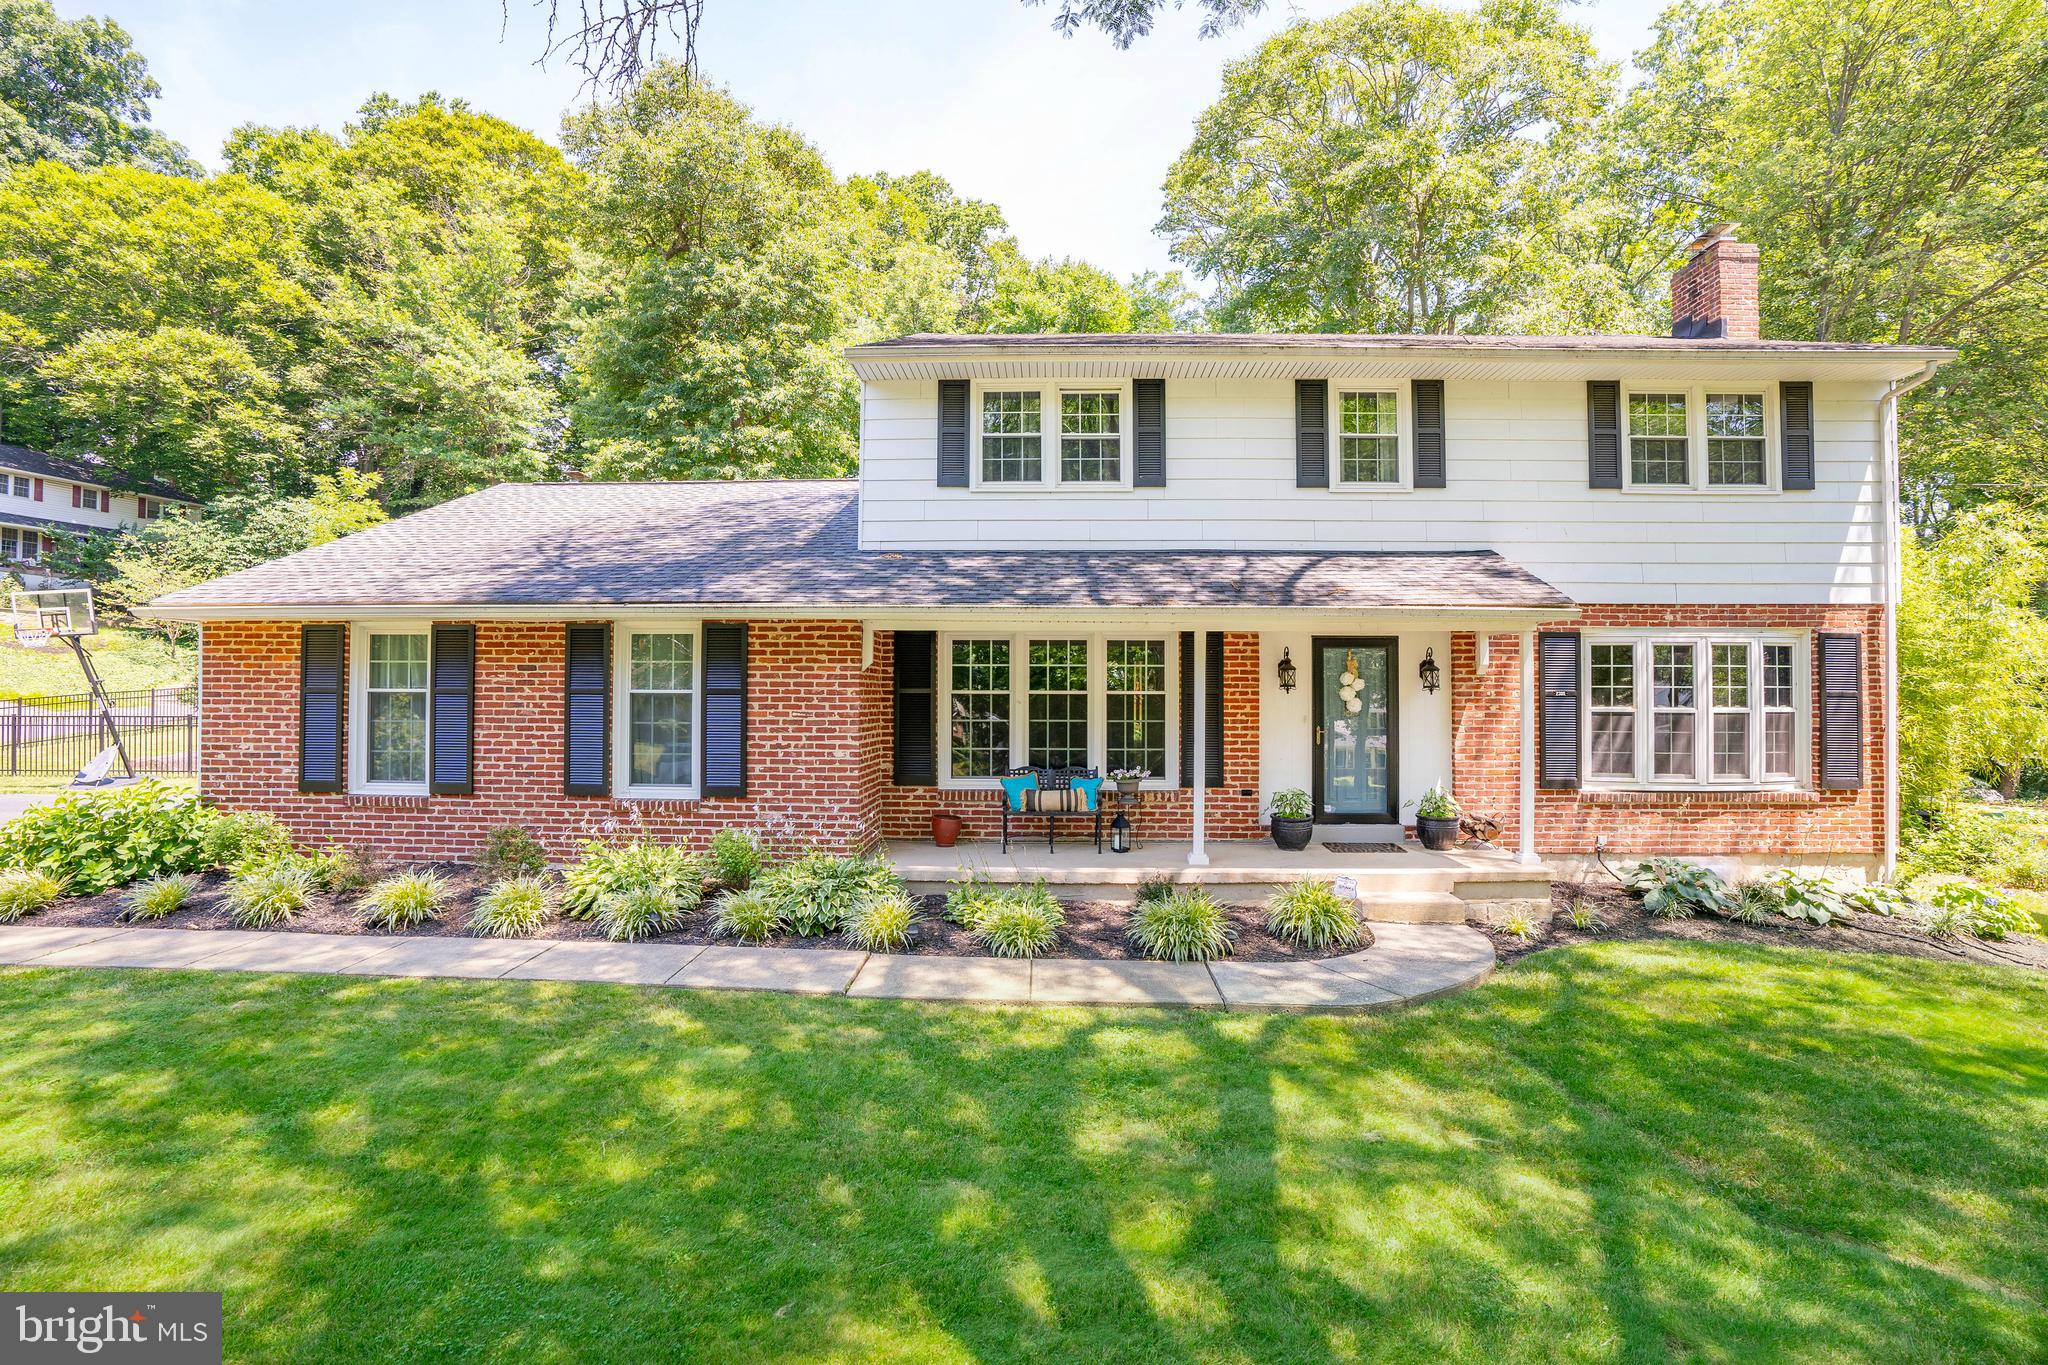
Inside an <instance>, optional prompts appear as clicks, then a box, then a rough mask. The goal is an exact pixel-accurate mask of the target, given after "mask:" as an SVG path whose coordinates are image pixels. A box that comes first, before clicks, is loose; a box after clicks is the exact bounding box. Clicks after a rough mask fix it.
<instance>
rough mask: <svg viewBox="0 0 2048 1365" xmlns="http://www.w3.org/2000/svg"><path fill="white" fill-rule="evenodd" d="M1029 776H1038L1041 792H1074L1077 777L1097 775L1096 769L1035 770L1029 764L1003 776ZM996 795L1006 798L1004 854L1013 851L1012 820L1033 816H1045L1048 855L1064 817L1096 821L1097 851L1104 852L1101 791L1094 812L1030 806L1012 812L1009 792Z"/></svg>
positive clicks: (1004, 801) (1098, 793)
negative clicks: (1058, 823)
mask: <svg viewBox="0 0 2048 1365" xmlns="http://www.w3.org/2000/svg"><path fill="white" fill-rule="evenodd" d="M1030 773H1037V774H1038V790H1039V791H1041V792H1071V791H1072V790H1073V789H1074V779H1075V778H1077V777H1081V778H1092V777H1094V776H1096V772H1095V769H1093V768H1034V767H1030V766H1028V765H1027V766H1025V767H1022V768H1011V769H1010V770H1009V771H1008V772H1006V773H1004V774H1003V776H1005V777H1023V776H1026V775H1027V774H1030ZM996 795H998V796H1000V797H1002V799H1003V852H1005V853H1008V852H1009V851H1010V817H1011V816H1013V815H1014V816H1017V817H1018V818H1020V819H1021V818H1023V817H1025V816H1031V815H1042V816H1044V817H1045V851H1046V852H1047V853H1050V852H1052V850H1053V843H1052V840H1053V832H1054V826H1055V825H1056V824H1057V822H1058V820H1059V818H1060V817H1061V816H1063V815H1079V816H1092V817H1093V818H1094V821H1095V851H1096V852H1097V853H1100V852H1102V792H1101V790H1100V789H1098V790H1097V791H1096V793H1095V809H1093V810H1083V809H1081V808H1080V807H1078V806H1076V807H1074V808H1072V809H1068V808H1067V807H1066V806H1065V805H1055V806H1053V807H1052V808H1050V809H1039V808H1037V807H1034V806H1032V805H1030V804H1028V803H1027V804H1026V806H1025V808H1024V809H1023V810H1012V809H1011V808H1010V794H1009V793H1008V792H1006V791H1000V790H999V791H997V793H996ZM1070 799H1072V798H1067V797H1063V798H1061V800H1062V801H1066V800H1070Z"/></svg>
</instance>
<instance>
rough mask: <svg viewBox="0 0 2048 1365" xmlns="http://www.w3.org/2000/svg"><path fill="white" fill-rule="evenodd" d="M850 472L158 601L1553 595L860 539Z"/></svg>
mask: <svg viewBox="0 0 2048 1365" xmlns="http://www.w3.org/2000/svg"><path fill="white" fill-rule="evenodd" d="M858 497H859V494H858V490H857V487H856V485H855V483H854V482H853V481H852V480H814V481H799V480H791V481H756V482H739V483H635V484H500V485H498V486H497V487H494V488H488V489H485V490H484V491H482V492H480V493H472V494H470V495H469V496H467V497H463V498H457V499H456V500H454V501H453V502H448V503H443V504H442V505H441V506H439V507H434V508H430V509H428V510H427V511H424V512H415V513H413V514H412V515H411V516H409V517H404V518H401V519H400V520H398V521H394V522H389V523H387V524H385V525H382V526H377V527H372V528H371V529H369V530H367V531H360V532H357V533H356V534H355V535H352V536H348V537H345V538H344V539H341V540H337V541H334V542H332V543H330V544H327V545H321V546H317V547H315V548H314V549H311V550H303V551H301V552H300V553H298V554H295V555H287V556H286V557H285V558H283V559H278V560H273V561H272V562H270V563H268V564H261V565H258V566H257V567H255V568H252V569H244V570H243V571H241V572H240V573H234V574H229V575H228V576H227V577H225V578H217V579H215V580H213V581H212V582H210V583H202V584H200V585H198V586H196V587H191V588H185V589H181V590H180V591H177V592H173V593H169V594H167V595H165V596H163V597H160V598H158V599H157V600H156V601H155V602H153V603H151V609H153V610H161V611H163V612H166V613H169V614H175V615H181V616H193V617H204V616H206V615H208V614H212V613H219V614H223V615H226V614H236V613H240V612H248V611H263V612H275V611H280V610H291V611H297V610H301V609H304V610H307V611H309V612H312V611H320V610H335V611H356V610H361V609H368V608H378V607H391V608H433V607H475V608H489V607H518V608H522V609H528V608H540V607H554V606H561V607H565V608H575V609H591V608H615V607H637V606H650V607H653V606H659V607H671V606H674V607H712V606H715V607H720V608H727V609H739V608H748V607H759V608H780V609H787V608H792V607H801V608H806V609H808V608H814V607H817V608H849V609H858V610H862V611H873V610H880V609H888V608H939V607H1010V608H1062V607H1072V608H1089V607H1132V608H1135V607H1155V608H1157V607H1166V608H1206V607H1323V608H1345V609H1357V610H1373V609H1398V608H1417V607H1420V608H1482V609H1483V608H1528V609H1554V608H1569V607H1570V606H1571V605H1572V603H1571V599H1570V598H1568V597H1566V596H1565V595H1564V594H1563V593H1561V592H1559V591H1558V590H1557V589H1555V588H1553V587H1551V586H1550V585H1549V584H1548V583H1545V582H1544V581H1543V580H1542V579H1540V578H1537V577H1536V576H1535V575H1533V574H1531V573H1529V572H1527V571H1526V570H1524V569H1521V568H1518V567H1516V566H1515V565H1513V564H1510V563H1509V562H1508V561H1507V560H1505V559H1502V558H1501V557H1500V556H1499V555H1497V554H1494V553H1492V552H1490V551H1484V550H1473V551H1453V552H1444V553H1431V554H1419V553H1391V552H1388V553H1333V554H1299V553H1290V552H1264V551H1204V550H1160V551H1114V552H1110V553H1104V554H1096V553H1092V552H1091V553H1086V554H1077V553H1074V552H1073V551H1071V550H1060V551H1047V552H1042V553H1040V552H1030V551H951V550H944V551H941V550H932V551H920V552H914V553H899V552H893V551H864V550H861V549H860V548H859V547H858V541H857V535H858V511H859V509H858Z"/></svg>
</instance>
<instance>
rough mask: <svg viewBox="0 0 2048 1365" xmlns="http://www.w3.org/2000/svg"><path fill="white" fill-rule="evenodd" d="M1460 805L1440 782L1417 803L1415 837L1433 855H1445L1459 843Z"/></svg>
mask: <svg viewBox="0 0 2048 1365" xmlns="http://www.w3.org/2000/svg"><path fill="white" fill-rule="evenodd" d="M1458 815H1459V811H1458V803H1457V801H1456V800H1455V799H1454V798H1453V797H1452V796H1451V794H1450V793H1449V792H1447V791H1445V790H1444V788H1443V784H1442V783H1441V782H1439V783H1438V784H1437V785H1435V786H1434V787H1431V788H1430V789H1429V790H1428V791H1426V792H1424V793H1423V794H1422V799H1421V800H1420V801H1418V802H1416V803H1415V837H1416V838H1418V839H1420V840H1421V841H1422V846H1423V847H1424V848H1426V849H1428V850H1429V851H1430V852H1432V853H1445V852H1448V851H1450V850H1451V849H1452V848H1454V847H1456V846H1457V843H1458Z"/></svg>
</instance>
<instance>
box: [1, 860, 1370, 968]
mask: <svg viewBox="0 0 2048 1365" xmlns="http://www.w3.org/2000/svg"><path fill="white" fill-rule="evenodd" d="M413 870H419V871H425V870H429V869H427V868H415V869H413ZM431 870H432V871H436V872H439V873H440V874H441V875H442V876H444V877H446V878H447V879H448V881H449V883H450V884H451V885H452V886H453V888H454V892H453V894H452V895H451V896H450V898H449V908H448V910H447V911H445V912H444V913H443V915H442V917H441V918H440V919H438V920H428V921H427V922H426V923H425V924H422V925H420V926H418V927H417V928H413V929H404V930H397V931H393V930H387V929H370V928H366V927H365V926H364V925H363V923H362V921H361V919H360V918H359V917H358V916H357V913H356V911H355V909H354V907H353V903H352V898H350V897H342V896H330V895H318V896H315V897H314V898H313V899H312V902H311V903H310V904H309V905H308V906H307V907H306V910H305V911H304V912H303V913H302V914H300V915H299V916H298V917H297V918H295V919H294V920H293V921H292V922H291V923H290V924H289V925H284V926H280V927H278V928H276V929H271V930H267V931H264V932H269V933H279V934H362V935H367V936H369V937H373V938H388V937H391V936H393V934H394V933H396V934H400V935H403V936H405V937H420V936H426V937H429V938H460V937H463V936H465V934H466V930H465V928H464V926H465V925H467V924H468V923H469V908H470V905H471V903H472V902H473V901H474V900H475V899H476V898H477V897H479V896H481V895H482V894H483V893H484V891H485V890H486V889H487V888H488V886H489V884H490V883H489V880H488V879H487V878H485V877H483V876H482V875H480V874H479V873H478V872H477V871H476V869H475V868H472V867H469V866H466V865H462V864H453V863H446V864H437V865H434V866H433V867H432V868H431ZM226 885H227V878H226V877H225V876H223V875H221V874H219V873H209V874H207V875H206V876H204V877H202V878H201V879H200V890H199V892H198V894H196V895H194V896H193V897H192V899H191V900H190V901H189V902H188V903H187V904H186V907H185V908H184V909H183V910H180V911H178V912H177V913H176V914H174V915H172V916H170V917H169V918H167V919H162V920H151V921H145V922H144V924H145V927H148V928H161V929H200V930H204V929H232V928H234V927H235V926H234V925H233V924H232V923H230V922H229V921H228V917H227V907H226V905H225V904H224V900H223V895H222V893H223V891H224V890H225V888H226ZM124 894H125V893H124V891H122V890H119V889H117V890H113V891H106V892H102V893H101V894H99V895H97V896H76V897H67V898H66V899H64V900H61V901H58V902H56V903H55V904H53V905H51V906H49V907H48V908H47V909H45V910H42V911H40V912H38V913H37V914H34V915H30V916H28V917H26V918H25V919H23V920H22V921H21V923H23V924H36V925H48V926H58V925H67V924H75V925H100V924H115V923H119V922H121V921H120V914H121V909H122V896H123V895H124ZM920 903H921V904H922V905H923V907H924V912H925V913H924V920H923V921H922V923H920V924H919V925H918V930H919V932H918V937H917V938H916V939H915V940H913V942H912V943H911V945H910V948H909V949H908V951H909V952H911V953H914V954H922V955H925V956H930V957H985V956H987V950H986V949H984V948H983V947H981V945H980V944H978V943H976V942H975V941H974V940H973V939H972V938H971V937H969V936H968V933H967V931H966V930H965V929H962V928H961V927H960V926H959V925H957V924H952V923H949V922H948V921H947V920H946V919H945V918H944V916H943V915H942V914H941V911H942V910H943V909H944V907H945V903H946V898H945V897H944V896H924V897H921V898H920ZM1062 904H1064V905H1065V907H1066V911H1067V923H1066V927H1065V928H1064V929H1063V930H1061V932H1060V943H1059V948H1058V950H1057V951H1055V952H1053V953H1049V954H1047V956H1049V957H1055V958H1079V959H1087V960H1093V961H1105V960H1110V959H1122V958H1142V957H1144V954H1143V953H1141V952H1139V951H1138V950H1137V949H1136V948H1134V947H1133V946H1132V945H1131V944H1130V943H1129V941H1128V940H1126V939H1125V937H1124V928H1125V926H1126V925H1127V924H1128V923H1129V921H1130V914H1131V908H1130V906H1129V905H1127V904H1124V903H1122V902H1117V901H1065V902H1062ZM1223 913H1224V916H1225V918H1226V919H1228V920H1229V922H1230V924H1231V927H1232V928H1234V929H1235V930H1236V931H1237V943H1236V949H1235V951H1234V952H1232V954H1231V958H1232V960H1234V961H1238V962H1294V961H1305V960H1309V959H1313V958H1319V957H1337V956H1341V955H1342V954H1345V953H1355V952H1357V951H1359V950H1360V949H1362V948H1366V947H1370V946H1371V944H1372V931H1371V930H1370V929H1367V930H1366V931H1365V934H1364V937H1363V938H1361V939H1360V940H1359V942H1358V943H1356V944H1354V945H1352V946H1351V947H1348V948H1319V949H1308V948H1302V947H1300V946H1299V945H1297V944H1293V943H1289V942H1287V941H1286V940H1284V939H1277V938H1274V937H1273V936H1272V935H1271V934H1268V933H1267V932H1266V926H1265V914H1264V912H1263V911H1262V910H1260V909H1259V908H1258V907H1256V906H1238V905H1226V906H1224V907H1223ZM710 919H711V916H710V910H709V907H708V905H707V907H706V908H705V909H704V910H701V911H699V912H698V913H697V914H696V915H694V916H692V917H691V920H690V923H688V924H687V925H685V926H684V927H683V928H681V929H679V930H677V931H676V932H674V933H672V934H662V935H660V936H659V937H657V938H651V939H646V940H643V941H644V942H648V943H731V942H733V941H734V940H732V939H715V938H713V937H712V935H711V927H710ZM533 937H535V938H537V939H598V938H602V937H603V935H602V934H601V933H599V932H598V929H597V926H596V925H594V924H592V923H591V922H590V921H588V920H572V919H556V920H553V921H551V922H550V923H549V924H548V925H547V926H546V927H545V928H544V929H542V930H541V931H540V932H539V933H538V934H535V935H533ZM763 946H766V947H770V948H849V947H851V946H852V945H851V944H849V943H847V942H846V941H845V940H844V939H843V938H840V937H839V936H838V935H836V934H835V935H830V936H827V937H823V938H798V937H795V936H794V935H784V936H782V937H779V938H772V939H769V940H768V941H767V943H766V944H765V945H763Z"/></svg>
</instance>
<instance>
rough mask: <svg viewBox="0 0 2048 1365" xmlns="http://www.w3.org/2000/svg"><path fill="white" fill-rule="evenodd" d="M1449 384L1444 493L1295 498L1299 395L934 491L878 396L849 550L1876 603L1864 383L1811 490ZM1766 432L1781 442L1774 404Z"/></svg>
mask: <svg viewBox="0 0 2048 1365" xmlns="http://www.w3.org/2000/svg"><path fill="white" fill-rule="evenodd" d="M1614 377H1616V378H1618V379H1622V380H1623V381H1624V382H1628V381H1630V380H1631V379H1632V378H1634V376H1632V375H1631V374H1630V373H1629V372H1627V371H1625V370H1620V371H1617V373H1616V375H1615V376H1614ZM1784 377H1785V378H1787V379H1794V378H1799V377H1800V376H1799V375H1798V373H1797V372H1796V370H1793V369H1790V368H1788V370H1787V372H1786V374H1785V376H1784ZM1644 379H1645V383H1646V384H1650V385H1654V384H1658V383H1672V382H1686V383H1690V382H1699V381H1698V380H1696V379H1693V378H1690V377H1685V376H1679V375H1674V374H1672V373H1670V372H1668V371H1667V372H1661V373H1659V374H1657V375H1656V376H1654V377H1650V376H1645V377H1644ZM1445 388H1446V393H1445V408H1446V447H1447V464H1448V469H1449V475H1450V477H1449V484H1450V486H1449V487H1448V488H1446V489H1441V490H1410V491H1403V492H1345V491H1332V490H1326V489H1302V488H1296V487H1295V486H1294V418H1293V404H1294V386H1293V384H1292V382H1291V381H1288V380H1281V379H1168V380H1167V383H1166V424H1167V425H1166V450H1167V486H1166V487H1165V488H1164V489H1141V490H1130V491H1122V492H1102V491H1100V490H1094V491H1089V492H1074V493H1061V492H1057V491H1050V492H1048V491H1042V490H1041V491H1030V492H989V491H981V490H970V489H941V488H939V487H937V486H936V481H935V464H936V459H937V455H936V445H937V405H938V386H937V383H936V381H933V380H876V381H870V382H869V383H868V384H867V386H866V394H865V402H864V403H863V413H864V416H863V424H862V433H861V438H862V439H861V544H862V546H863V548H866V549H871V550H892V549H918V548H928V549H971V548H980V549H1020V548H1032V549H1035V548H1040V547H1046V546H1055V547H1057V546H1069V547H1074V548H1081V549H1086V548H1093V547H1108V546H1127V547H1132V548H1141V549H1190V548H1195V549H1202V548H1212V549H1295V550H1298V549H1304V548H1313V549H1318V550H1453V549H1490V550H1496V551H1498V552H1499V553H1500V554H1502V555H1504V556H1506V557H1507V558H1508V559H1510V560H1512V561H1514V562H1515V563H1517V564H1519V565H1521V566H1522V567H1524V568H1526V569H1528V570H1530V571H1531V572H1532V573H1535V574H1537V575H1539V576H1541V577H1542V578H1544V579H1546V580H1548V581H1549V582H1551V583H1552V584H1554V585H1556V586H1557V587H1558V588H1560V589H1562V590H1563V591H1564V592H1566V593H1568V594H1569V595H1571V596H1572V597H1573V598H1575V599H1577V600H1578V601H1581V602H1587V603H1599V602H1642V603H1775V602H1804V603H1822V602H1827V603H1868V602H1875V601H1877V600H1879V593H1880V591H1881V589H1880V587H1879V582H1880V578H1879V575H1880V572H1881V568H1880V564H1879V562H1878V561H1879V556H1880V554H1881V547H1880V543H1879V535H1878V528H1879V526H1880V524H1881V521H1882V518H1883V515H1884V490H1883V487H1882V485H1881V481H1880V474H1879V470H1880V469H1881V468H1882V460H1881V440H1882V431H1881V426H1880V406H1879V400H1880V395H1881V392H1882V386H1881V384H1880V383H1878V382H1877V381H1875V380H1872V381H1870V382H1868V383H1864V382H1858V381H1822V382H1817V383H1816V384H1815V386H1814V420H1815V427H1816V430H1815V451H1814V456H1815V472H1816V478H1815V483H1816V487H1815V488H1814V489H1813V490H1812V491H1810V492H1785V493H1778V492H1769V493H1766V492H1758V493H1729V494H1713V493H1693V492H1686V493H1661V492H1659V493H1647V492H1615V491H1610V490H1593V489H1589V488H1587V487H1586V386H1585V383H1584V381H1583V380H1580V379H1557V380H1550V379H1543V380H1536V379H1491V378H1488V379H1459V378H1452V379H1450V380H1448V381H1447V383H1446V386H1445ZM1768 419H1769V424H1770V428H1771V432H1772V441H1773V443H1774V445H1775V442H1776V439H1777V426H1778V413H1777V411H1776V402H1775V399H1773V401H1772V402H1771V404H1770V411H1769V414H1768ZM1402 420H1403V425H1404V426H1405V425H1406V424H1407V422H1408V420H1409V417H1408V414H1407V412H1406V410H1405V408H1404V411H1403V416H1402ZM67 496H68V495H67ZM1425 785H1426V784H1425Z"/></svg>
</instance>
